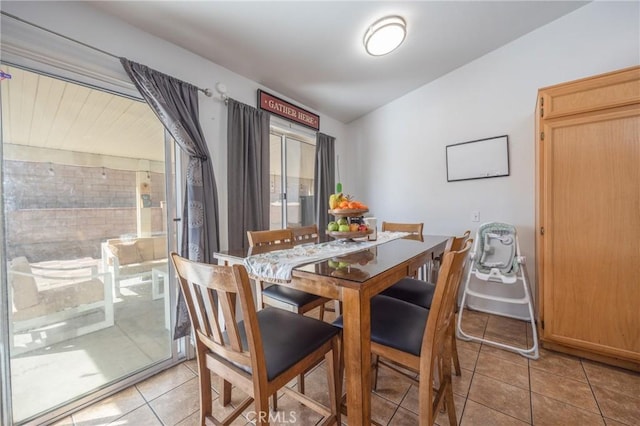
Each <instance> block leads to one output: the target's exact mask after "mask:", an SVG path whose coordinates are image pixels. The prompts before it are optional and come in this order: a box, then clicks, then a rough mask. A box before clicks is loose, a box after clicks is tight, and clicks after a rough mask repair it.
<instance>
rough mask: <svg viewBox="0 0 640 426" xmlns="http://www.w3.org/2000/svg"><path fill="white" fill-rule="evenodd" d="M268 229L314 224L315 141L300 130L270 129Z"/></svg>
mask: <svg viewBox="0 0 640 426" xmlns="http://www.w3.org/2000/svg"><path fill="white" fill-rule="evenodd" d="M269 141H270V152H269V155H270V161H271V164H270V172H269V173H270V176H269V178H270V188H271V204H270V213H269V216H270V227H269V228H270V229H282V228H287V227H299V226H305V225H311V224H313V223H315V217H314V211H315V209H314V200H313V190H314V186H313V179H314V164H315V149H316V147H315V140H314V139H312V138H311V137H310V136H306V135H304V134H302V133H300V132H298V133H293V132H290V131H284V130H280V129H277V128H273V127H272V129H271V134H270V135H269Z"/></svg>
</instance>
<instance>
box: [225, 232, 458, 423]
mask: <svg viewBox="0 0 640 426" xmlns="http://www.w3.org/2000/svg"><path fill="white" fill-rule="evenodd" d="M448 239H449V237H447V236H437V235H408V236H404V237H402V238H396V239H392V240H390V241H387V242H384V243H381V244H378V245H373V246H371V243H370V242H366V241H362V242H359V241H353V240H344V241H341V242H343V243H344V244H345V247H350V249H351V250H356V251H351V252H350V253H348V254H345V255H343V256H337V257H330V258H327V259H323V260H319V261H318V260H316V259H314V260H313V261H312V263H308V264H303V265H300V266H296V267H295V268H293V269H292V271H291V279H290V281H288V282H287V281H279V282H278V284H280V285H286V286H289V287H291V288H295V289H298V290H302V291H305V292H308V293H312V294H315V295H318V296H323V297H327V298H330V299H335V300H338V301H340V302H342V315H343V342H344V344H343V348H344V349H343V350H344V352H343V355H344V367H345V379H346V408H347V419H348V424H349V425H350V426H355V425H369V424H372V421H371V340H370V338H371V324H370V319H371V315H370V301H371V298H372V297H374V296H375V295H377V294H379V293H381V292H382V291H384V290H385V289H386V288H388V287H390V286H392V285H393V284H394V283H396V282H397V281H398V280H400V279H402V278H403V277H405V276H417V271H419V270H422V269H423V268H424V265H428V264H430V263H432V262H433V259H435V258H436V257H437V256H439V255H440V254H442V253H443V252H444V249H445V247H446V244H447V241H448ZM358 244H361V245H362V248H363V249H362V250H360V251H357V248H358ZM269 247H270V248H268V249H266V250H281V247H278V246H277V245H274V246H269ZM261 249H262V250H261V253H263V252H264V250H265V249H264V248H262V247H261ZM250 256H252V252H251V248H248V247H247V248H240V249H230V250H226V251H220V252H217V253H215V254H214V257H215V258H216V259H217V260H218V262H219V263H220V264H227V265H231V264H244V263H245V261H246V260H247V259H248V258H250ZM257 305H258V306H260V303H257ZM258 309H259V308H258Z"/></svg>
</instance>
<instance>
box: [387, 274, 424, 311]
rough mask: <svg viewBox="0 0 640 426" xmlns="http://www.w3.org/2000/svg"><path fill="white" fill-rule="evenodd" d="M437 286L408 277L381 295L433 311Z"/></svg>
mask: <svg viewBox="0 0 640 426" xmlns="http://www.w3.org/2000/svg"><path fill="white" fill-rule="evenodd" d="M435 291H436V285H435V284H434V283H429V282H426V281H422V280H417V279H415V278H410V277H406V278H403V279H401V280H400V281H398V282H397V283H395V284H394V285H392V286H391V287H389V288H388V289H386V290H385V291H383V292H382V293H381V294H382V295H384V296H388V297H393V298H394V299H400V300H404V301H405V302H409V303H413V304H414V305H418V306H421V307H423V308H425V309H431V301H432V300H433V294H434V293H435Z"/></svg>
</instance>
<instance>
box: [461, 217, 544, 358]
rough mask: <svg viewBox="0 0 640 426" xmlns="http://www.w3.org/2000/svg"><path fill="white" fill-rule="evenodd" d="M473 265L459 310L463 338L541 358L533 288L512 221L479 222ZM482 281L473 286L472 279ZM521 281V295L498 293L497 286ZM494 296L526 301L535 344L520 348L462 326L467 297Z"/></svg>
mask: <svg viewBox="0 0 640 426" xmlns="http://www.w3.org/2000/svg"><path fill="white" fill-rule="evenodd" d="M469 257H470V262H471V266H470V268H469V272H468V274H467V279H466V281H465V284H464V292H463V293H462V302H461V306H460V312H459V313H458V324H457V335H458V337H459V338H460V339H462V340H467V341H468V340H473V341H476V342H484V343H488V344H490V345H493V346H497V347H500V348H503V349H506V350H510V351H513V352H516V353H519V354H520V355H523V356H525V357H527V358H532V359H537V358H538V355H539V354H538V336H537V330H536V324H535V317H534V314H533V302H532V299H531V290H530V288H529V284H528V283H527V279H526V271H525V268H524V261H525V259H524V257H523V256H522V255H521V254H520V245H519V244H518V235H517V233H516V228H515V227H514V226H513V225H509V224H506V223H499V222H491V223H485V224H483V225H481V226H480V228H479V229H478V232H477V234H476V238H475V242H474V247H473V251H472V252H471V254H470V256H469ZM474 277H475V278H476V279H478V280H480V281H481V282H480V283H478V284H477V285H476V286H474V288H473V289H471V287H470V285H469V283H470V281H471V280H472V279H473V278H474ZM518 284H521V285H522V288H523V290H524V296H522V297H507V296H503V295H501V296H497V295H495V289H493V290H494V291H492V289H491V288H490V287H495V286H513V285H518ZM468 296H473V297H477V298H479V299H484V300H492V301H496V302H500V303H509V304H516V305H527V307H528V311H529V318H528V320H529V322H530V323H531V330H532V332H533V345H532V346H531V347H530V348H526V349H525V348H521V347H517V346H512V345H508V344H505V343H502V342H496V341H493V340H490V339H487V338H484V337H477V336H472V335H470V334H467V333H465V332H464V331H463V330H462V316H463V313H464V309H465V307H466V304H467V297H468Z"/></svg>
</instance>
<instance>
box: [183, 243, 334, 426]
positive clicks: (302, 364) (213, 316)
mask: <svg viewBox="0 0 640 426" xmlns="http://www.w3.org/2000/svg"><path fill="white" fill-rule="evenodd" d="M171 260H172V262H173V264H174V266H175V269H176V271H177V273H178V279H179V283H180V288H181V291H182V293H183V295H184V298H185V302H186V304H187V309H188V312H189V317H190V318H191V323H192V324H193V328H194V332H195V341H196V355H197V362H198V371H199V374H198V376H199V388H200V389H199V394H200V424H201V425H205V424H206V425H212V424H216V425H228V424H231V422H233V421H234V419H236V418H237V417H238V416H240V415H241V414H242V412H243V411H244V410H245V409H246V408H247V407H249V406H250V405H251V403H252V402H253V404H254V407H255V413H256V417H257V418H256V419H255V424H258V425H267V424H269V396H272V395H275V394H276V392H277V390H279V389H283V390H284V391H285V392H286V393H287V394H288V395H289V396H291V397H293V398H294V399H296V400H297V401H298V402H301V403H303V404H305V405H306V406H307V407H309V408H311V409H312V410H314V411H316V412H318V413H319V414H321V415H323V416H325V417H326V418H325V422H324V423H323V424H338V425H339V424H340V406H339V402H340V396H341V381H340V380H339V377H340V374H339V371H338V369H339V365H340V353H339V350H340V348H339V345H340V338H341V335H340V329H339V328H337V327H334V326H332V325H331V324H327V323H325V322H323V321H319V320H316V319H314V318H309V317H305V316H302V315H297V314H294V313H292V312H286V311H283V310H281V309H275V308H267V309H263V310H261V311H259V312H257V311H256V308H255V304H254V300H253V296H252V294H251V287H250V283H249V276H248V275H247V271H246V270H245V268H244V266H242V265H234V266H219V265H210V264H204V263H197V262H193V261H190V260H187V259H184V258H182V257H180V256H178V255H177V254H176V253H171ZM216 300H217V302H218V303H216ZM236 301H239V306H240V313H241V315H242V316H241V318H242V320H241V321H240V320H239V318H240V316H239V315H238V314H237V312H236ZM218 306H219V307H220V309H219V308H218ZM219 313H221V314H222V317H223V318H224V324H222V323H221V322H220V319H219ZM223 330H225V331H223ZM310 348H311V349H310ZM323 358H324V360H325V361H326V365H327V384H328V387H329V389H328V390H329V400H330V405H331V407H326V406H324V405H322V404H320V403H318V402H316V401H313V400H310V399H309V398H308V397H307V396H304V395H301V394H300V393H298V392H296V391H294V390H293V389H290V388H288V387H287V386H286V384H287V383H288V382H289V381H291V379H292V378H294V377H296V376H297V375H299V374H300V373H301V372H303V371H305V370H307V369H309V368H310V367H311V366H313V365H315V364H317V363H318V362H320V361H321V360H322V359H323ZM209 370H210V371H212V372H213V373H215V374H217V375H219V376H220V377H221V378H222V379H223V381H224V382H223V385H222V389H221V395H220V398H219V399H220V401H221V402H222V404H223V405H228V404H229V402H230V399H231V384H233V385H234V386H236V387H237V388H238V389H240V390H241V391H243V392H244V393H246V394H247V395H249V397H248V398H247V399H246V400H244V401H243V402H241V403H240V404H239V405H237V406H236V407H235V409H234V410H233V411H232V412H231V413H230V414H229V415H228V416H227V417H226V418H225V419H222V420H218V419H215V418H213V414H212V410H213V404H212V394H211V375H210V374H209Z"/></svg>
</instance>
